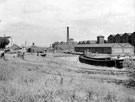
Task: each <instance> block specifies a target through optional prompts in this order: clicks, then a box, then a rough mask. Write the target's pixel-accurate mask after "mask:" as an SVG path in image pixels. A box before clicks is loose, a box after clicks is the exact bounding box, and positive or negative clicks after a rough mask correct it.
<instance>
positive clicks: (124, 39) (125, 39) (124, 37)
mask: <svg viewBox="0 0 135 102" xmlns="http://www.w3.org/2000/svg"><path fill="white" fill-rule="evenodd" d="M130 35H131V33H125V34H123V35H122V36H121V42H122V43H129V42H130V39H129V38H130Z"/></svg>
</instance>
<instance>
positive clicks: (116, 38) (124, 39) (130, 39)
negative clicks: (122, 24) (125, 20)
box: [107, 32, 135, 46]
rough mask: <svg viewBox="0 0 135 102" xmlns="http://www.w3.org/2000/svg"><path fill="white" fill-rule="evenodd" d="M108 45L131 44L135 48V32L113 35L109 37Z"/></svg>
mask: <svg viewBox="0 0 135 102" xmlns="http://www.w3.org/2000/svg"><path fill="white" fill-rule="evenodd" d="M107 42H108V43H130V44H131V45H133V46H135V32H133V33H124V34H115V35H113V34H111V35H109V36H108V41H107Z"/></svg>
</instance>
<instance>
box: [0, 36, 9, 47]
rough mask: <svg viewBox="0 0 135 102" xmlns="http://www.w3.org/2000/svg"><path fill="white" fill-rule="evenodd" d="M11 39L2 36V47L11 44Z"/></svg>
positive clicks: (0, 45) (0, 44) (0, 42)
mask: <svg viewBox="0 0 135 102" xmlns="http://www.w3.org/2000/svg"><path fill="white" fill-rule="evenodd" d="M9 42H10V41H9V39H8V38H6V37H0V48H5V47H6V45H8V44H9Z"/></svg>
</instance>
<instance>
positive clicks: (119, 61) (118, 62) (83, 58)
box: [79, 56, 124, 68]
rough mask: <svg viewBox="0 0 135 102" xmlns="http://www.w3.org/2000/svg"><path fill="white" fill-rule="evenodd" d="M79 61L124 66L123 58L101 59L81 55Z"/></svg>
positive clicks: (108, 65)
mask: <svg viewBox="0 0 135 102" xmlns="http://www.w3.org/2000/svg"><path fill="white" fill-rule="evenodd" d="M79 61H80V62H81V63H86V64H90V65H95V66H107V67H116V68H123V61H124V60H123V59H116V60H111V59H99V58H90V57H86V56H79Z"/></svg>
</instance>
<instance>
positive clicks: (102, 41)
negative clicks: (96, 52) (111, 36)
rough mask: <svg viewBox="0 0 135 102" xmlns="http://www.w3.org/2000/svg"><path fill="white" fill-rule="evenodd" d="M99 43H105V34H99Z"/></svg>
mask: <svg viewBox="0 0 135 102" xmlns="http://www.w3.org/2000/svg"><path fill="white" fill-rule="evenodd" d="M97 43H98V44H104V36H102V35H100V36H97Z"/></svg>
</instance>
